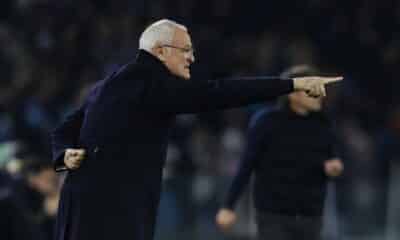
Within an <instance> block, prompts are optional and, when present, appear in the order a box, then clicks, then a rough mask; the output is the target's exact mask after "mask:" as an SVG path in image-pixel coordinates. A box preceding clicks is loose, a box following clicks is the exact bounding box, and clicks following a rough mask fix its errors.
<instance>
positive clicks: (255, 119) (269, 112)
mask: <svg viewBox="0 0 400 240" xmlns="http://www.w3.org/2000/svg"><path fill="white" fill-rule="evenodd" d="M280 115H281V109H280V108H279V107H277V106H273V107H264V108H262V109H260V110H259V111H257V112H256V113H254V114H253V116H252V117H251V118H250V122H249V128H255V127H257V126H259V125H260V124H266V125H268V124H271V123H273V122H274V121H275V120H276V119H278V118H279V116H280Z"/></svg>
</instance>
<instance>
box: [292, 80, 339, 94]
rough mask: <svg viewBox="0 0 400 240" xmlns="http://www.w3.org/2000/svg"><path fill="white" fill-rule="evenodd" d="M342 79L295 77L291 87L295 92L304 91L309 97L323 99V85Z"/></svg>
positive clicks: (324, 91)
mask: <svg viewBox="0 0 400 240" xmlns="http://www.w3.org/2000/svg"><path fill="white" fill-rule="evenodd" d="M342 79H343V77H318V76H312V77H296V78H293V86H294V89H295V90H297V91H305V92H306V93H307V94H308V95H309V96H310V97H325V96H326V90H325V85H326V84H329V83H333V82H338V81H341V80H342Z"/></svg>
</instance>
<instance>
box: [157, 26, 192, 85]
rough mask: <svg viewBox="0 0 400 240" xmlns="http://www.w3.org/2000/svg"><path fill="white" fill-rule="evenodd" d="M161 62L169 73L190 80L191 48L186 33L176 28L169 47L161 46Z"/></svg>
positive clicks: (190, 42)
mask: <svg viewBox="0 0 400 240" xmlns="http://www.w3.org/2000/svg"><path fill="white" fill-rule="evenodd" d="M161 48H163V50H162V51H161V52H160V53H161V56H160V57H161V58H160V59H161V61H163V62H164V64H165V66H166V67H167V68H168V69H169V71H170V72H171V73H172V74H174V75H176V76H178V77H181V78H184V79H190V65H191V64H192V63H193V62H194V55H193V46H192V41H191V39H190V36H189V34H188V32H187V31H185V30H183V29H180V28H177V29H176V31H175V36H174V39H173V41H172V43H171V44H170V45H166V44H164V45H161Z"/></svg>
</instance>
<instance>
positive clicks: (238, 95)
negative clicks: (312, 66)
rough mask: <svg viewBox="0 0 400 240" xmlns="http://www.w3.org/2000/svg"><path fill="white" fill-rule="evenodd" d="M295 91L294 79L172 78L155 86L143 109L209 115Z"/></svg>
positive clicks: (145, 100) (149, 93)
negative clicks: (195, 79)
mask: <svg viewBox="0 0 400 240" xmlns="http://www.w3.org/2000/svg"><path fill="white" fill-rule="evenodd" d="M292 91H293V81H292V80H291V79H281V78H274V77H247V78H238V79H224V80H213V81H192V80H189V81H188V80H181V79H176V78H172V79H167V80H165V81H162V82H161V83H157V84H152V87H151V88H150V90H149V91H148V94H146V97H145V98H144V102H143V103H144V104H143V106H145V108H146V109H147V110H152V109H153V110H154V109H155V110H156V111H162V112H167V113H196V112H206V111H215V110H221V109H225V108H235V107H241V106H244V105H247V104H253V103H258V102H262V101H266V100H271V99H274V98H276V97H278V96H281V95H284V94H287V93H290V92H292Z"/></svg>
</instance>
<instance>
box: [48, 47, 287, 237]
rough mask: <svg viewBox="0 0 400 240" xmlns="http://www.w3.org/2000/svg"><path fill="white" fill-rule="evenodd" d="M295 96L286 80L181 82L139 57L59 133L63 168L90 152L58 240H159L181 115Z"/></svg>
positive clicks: (76, 177)
mask: <svg viewBox="0 0 400 240" xmlns="http://www.w3.org/2000/svg"><path fill="white" fill-rule="evenodd" d="M292 90H293V83H292V81H279V79H268V80H266V79H253V80H219V81H208V82H206V81H204V82H203V81H199V82H196V81H188V80H183V79H179V78H176V77H174V76H172V75H171V74H170V73H169V71H168V70H167V68H166V67H165V66H164V65H163V64H162V63H161V62H160V61H159V60H158V59H156V58H155V57H153V56H152V55H150V54H149V53H147V52H145V51H140V52H139V54H138V58H137V59H136V61H135V62H134V63H132V64H128V65H126V66H124V67H122V68H121V69H120V70H119V71H117V72H115V73H113V74H111V75H110V76H109V77H107V78H106V79H105V80H103V81H101V82H99V83H98V84H97V85H96V86H95V87H94V88H93V90H92V91H91V92H90V93H89V96H88V97H87V99H86V102H85V103H84V104H83V106H82V107H81V108H80V109H78V110H77V111H76V112H74V113H73V114H71V115H70V116H69V117H68V118H67V119H66V120H65V122H63V123H62V124H61V125H60V126H59V127H58V128H57V129H56V130H55V131H54V132H53V135H52V137H53V144H54V145H53V155H54V161H55V167H56V169H58V170H62V169H65V167H64V166H63V160H62V159H63V154H64V150H65V149H66V148H78V147H82V148H85V149H86V150H87V156H86V159H85V160H84V161H83V163H82V165H81V167H80V168H79V169H78V170H75V171H69V172H68V176H67V178H66V181H65V183H64V185H63V188H62V193H61V201H60V206H59V213H58V219H57V229H56V236H57V237H56V239H57V240H67V239H68V240H70V239H75V240H76V239H82V240H90V239H93V240H100V239H107V240H109V239H130V240H139V239H140V240H141V239H152V236H153V231H154V221H155V216H156V209H157V207H158V203H159V198H160V191H161V178H162V167H163V164H164V160H165V156H166V150H167V141H168V131H169V129H170V126H171V123H172V121H173V120H174V116H175V114H178V113H191V112H201V111H210V110H217V109H223V108H228V107H238V106H242V105H245V104H249V103H254V102H258V101H264V100H267V99H269V98H272V97H276V96H279V95H282V94H286V93H289V92H291V91H292Z"/></svg>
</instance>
